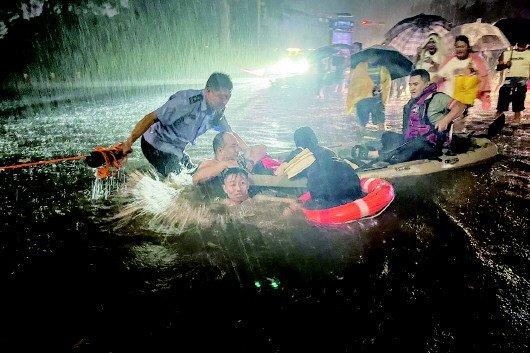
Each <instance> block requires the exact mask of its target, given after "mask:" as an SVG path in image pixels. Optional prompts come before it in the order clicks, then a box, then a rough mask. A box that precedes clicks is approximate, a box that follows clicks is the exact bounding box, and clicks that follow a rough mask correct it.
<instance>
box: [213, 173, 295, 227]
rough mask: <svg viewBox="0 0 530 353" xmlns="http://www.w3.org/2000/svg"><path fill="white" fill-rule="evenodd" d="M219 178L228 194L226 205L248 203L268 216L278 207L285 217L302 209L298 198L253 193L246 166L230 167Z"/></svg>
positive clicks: (224, 191) (232, 205)
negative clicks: (250, 190) (250, 189)
mask: <svg viewBox="0 0 530 353" xmlns="http://www.w3.org/2000/svg"><path fill="white" fill-rule="evenodd" d="M219 180H220V185H221V187H222V189H223V193H224V195H225V196H226V198H225V199H223V203H224V204H225V205H226V206H229V207H238V206H242V205H246V204H248V205H250V206H251V207H256V208H257V209H259V210H263V211H264V212H266V215H267V216H268V217H270V216H271V211H274V210H275V209H276V208H279V209H280V210H281V213H282V215H283V216H284V217H287V216H291V215H293V214H294V213H295V212H296V211H299V210H300V204H299V203H298V201H297V200H296V199H291V198H288V197H277V196H270V195H262V194H256V195H251V192H249V187H250V181H249V176H248V172H247V171H246V170H245V169H244V168H241V167H229V168H227V169H225V170H224V171H223V172H222V173H221V174H220V175H219Z"/></svg>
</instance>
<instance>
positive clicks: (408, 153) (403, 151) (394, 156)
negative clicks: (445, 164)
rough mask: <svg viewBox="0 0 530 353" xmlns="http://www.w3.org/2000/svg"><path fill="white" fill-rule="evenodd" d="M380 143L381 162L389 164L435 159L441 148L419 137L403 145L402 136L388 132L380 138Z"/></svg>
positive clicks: (440, 152)
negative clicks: (381, 147)
mask: <svg viewBox="0 0 530 353" xmlns="http://www.w3.org/2000/svg"><path fill="white" fill-rule="evenodd" d="M381 143H382V145H383V149H382V150H381V160H383V161H385V162H388V163H390V164H397V163H403V162H407V161H413V160H418V159H435V158H437V157H438V156H440V155H441V154H442V150H441V146H435V145H433V144H432V143H430V142H428V141H427V140H425V138H423V137H421V136H420V137H416V138H414V139H412V140H411V141H410V142H408V143H407V144H404V142H403V135H402V134H398V133H396V132H391V131H388V132H385V133H383V136H381Z"/></svg>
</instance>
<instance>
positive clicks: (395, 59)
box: [351, 45, 413, 80]
mask: <svg viewBox="0 0 530 353" xmlns="http://www.w3.org/2000/svg"><path fill="white" fill-rule="evenodd" d="M361 62H368V63H371V64H373V65H376V66H384V67H386V68H387V70H388V71H389V72H390V77H391V78H392V80H394V79H396V78H400V77H405V76H408V74H409V73H410V71H412V67H413V64H412V61H410V60H409V59H408V58H407V57H406V56H404V55H403V54H401V53H400V52H398V51H397V50H395V49H393V48H391V47H388V46H382V45H376V46H373V47H370V48H367V49H364V50H361V51H360V52H358V53H355V54H353V55H352V56H351V67H352V68H355V66H357V64H359V63H361Z"/></svg>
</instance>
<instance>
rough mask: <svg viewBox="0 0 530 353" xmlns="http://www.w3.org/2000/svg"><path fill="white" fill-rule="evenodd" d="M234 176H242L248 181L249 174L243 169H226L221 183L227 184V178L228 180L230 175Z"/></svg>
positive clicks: (222, 174)
mask: <svg viewBox="0 0 530 353" xmlns="http://www.w3.org/2000/svg"><path fill="white" fill-rule="evenodd" d="M232 174H235V175H242V176H244V177H245V179H248V172H247V171H246V170H245V169H243V168H241V167H230V168H226V169H225V170H224V171H223V172H222V173H221V182H222V183H223V184H224V183H225V180H226V178H228V177H229V176H230V175H232Z"/></svg>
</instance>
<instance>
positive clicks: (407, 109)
mask: <svg viewBox="0 0 530 353" xmlns="http://www.w3.org/2000/svg"><path fill="white" fill-rule="evenodd" d="M430 79H431V78H430V75H429V73H428V72H427V71H426V70H423V69H417V70H413V71H412V72H411V73H410V80H409V90H410V95H411V98H410V100H409V101H408V103H407V104H406V105H405V106H404V107H403V132H402V134H398V133H395V132H385V133H384V134H383V136H382V137H381V141H382V143H383V151H382V152H385V151H386V152H387V155H386V157H384V158H380V159H382V160H384V161H385V162H388V163H391V164H395V163H402V162H406V161H410V160H415V159H424V158H434V157H436V156H439V155H441V153H442V147H443V145H444V143H448V142H449V128H450V125H451V123H452V122H453V120H455V119H456V118H458V117H460V116H461V115H462V114H463V112H464V110H465V109H466V105H465V104H463V103H460V102H458V101H457V100H454V99H453V98H451V97H449V96H448V95H447V94H445V93H441V92H436V91H437V85H436V84H435V83H431V82H430ZM389 151H390V152H389Z"/></svg>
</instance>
